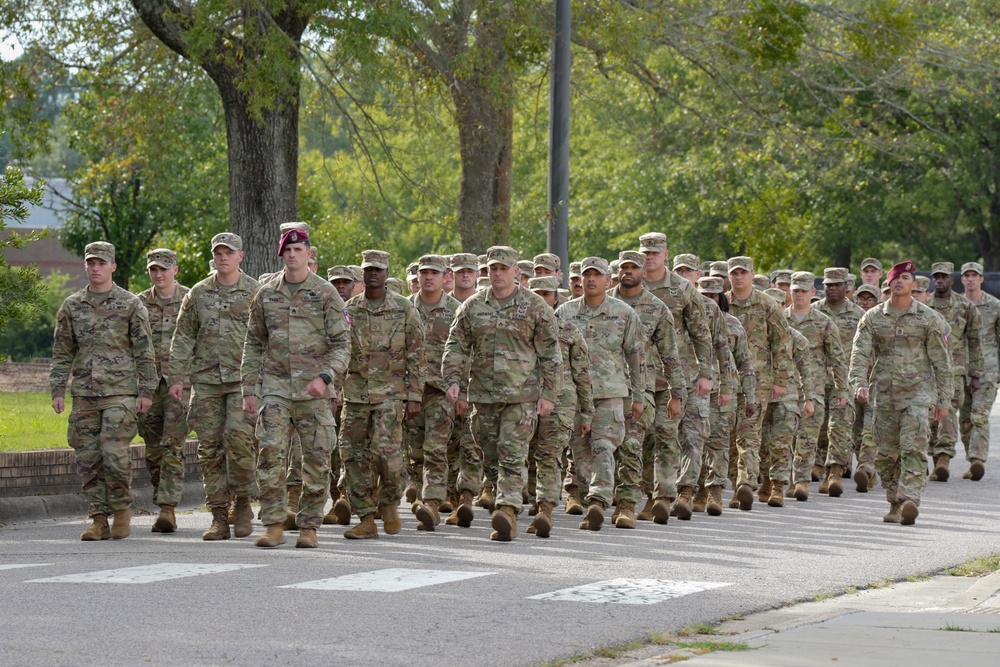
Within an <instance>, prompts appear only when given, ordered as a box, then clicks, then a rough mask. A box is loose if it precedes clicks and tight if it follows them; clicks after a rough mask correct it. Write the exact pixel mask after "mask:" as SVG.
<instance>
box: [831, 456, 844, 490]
mask: <svg viewBox="0 0 1000 667" xmlns="http://www.w3.org/2000/svg"><path fill="white" fill-rule="evenodd" d="M827 493H828V494H830V497H831V498H839V497H840V496H841V495H843V493H844V466H842V465H838V464H836V463H834V464H833V465H832V466H830V474H829V476H828V477H827Z"/></svg>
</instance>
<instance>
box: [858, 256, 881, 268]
mask: <svg viewBox="0 0 1000 667" xmlns="http://www.w3.org/2000/svg"><path fill="white" fill-rule="evenodd" d="M869 266H871V267H873V268H876V269H878V270H879V271H881V270H882V262H880V261H878V260H877V259H875V258H874V257H865V258H864V259H863V260H861V270H862V271H864V270H865V269H866V268H868V267H869Z"/></svg>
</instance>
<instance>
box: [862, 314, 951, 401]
mask: <svg viewBox="0 0 1000 667" xmlns="http://www.w3.org/2000/svg"><path fill="white" fill-rule="evenodd" d="M891 303H892V302H891V301H884V302H882V303H880V304H879V305H877V306H873V307H872V308H871V310H869V311H868V312H867V313H865V314H864V316H863V317H862V318H861V322H859V323H858V330H857V332H856V333H855V334H854V349H853V351H852V352H851V368H850V371H849V372H848V377H849V379H850V382H851V387H852V388H853V389H854V391H855V392H857V390H858V389H859V388H861V387H868V384H869V378H871V379H872V384H873V385H874V387H873V388H872V389H871V390H870V392H869V393H870V395H871V396H873V397H874V400H875V408H876V409H881V410H902V409H903V408H906V407H909V406H910V405H918V406H926V407H928V408H929V407H932V406H934V405H935V403H936V404H937V407H940V408H947V407H948V405H949V404H950V402H951V397H952V396H953V395H954V393H955V389H954V385H953V379H952V374H951V367H950V366H949V362H948V344H947V343H946V342H945V327H946V326H947V324H946V323H945V322H944V320H942V319H941V318H939V317H936V316H935V315H934V311H933V310H932V309H931V308H929V307H928V306H925V305H924V304H922V303H920V302H918V301H917V300H916V299H913V302H912V303H911V304H910V307H909V308H908V309H907V310H905V311H903V313H902V314H898V315H897V314H896V313H895V312H894V310H893V308H892V305H891ZM938 397H940V398H938Z"/></svg>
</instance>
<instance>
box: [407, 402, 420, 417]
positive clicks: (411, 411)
mask: <svg viewBox="0 0 1000 667" xmlns="http://www.w3.org/2000/svg"><path fill="white" fill-rule="evenodd" d="M419 414H420V401H407V402H406V419H413V418H414V417H416V416H417V415H419Z"/></svg>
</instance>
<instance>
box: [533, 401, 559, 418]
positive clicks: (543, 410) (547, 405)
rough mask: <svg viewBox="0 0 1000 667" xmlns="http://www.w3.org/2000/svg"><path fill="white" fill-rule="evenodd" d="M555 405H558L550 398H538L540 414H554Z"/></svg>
mask: <svg viewBox="0 0 1000 667" xmlns="http://www.w3.org/2000/svg"><path fill="white" fill-rule="evenodd" d="M555 407H556V406H555V405H554V404H553V403H552V401H550V400H548V399H545V398H540V399H538V406H537V409H538V416H539V417H548V416H549V415H550V414H552V410H553V408H555Z"/></svg>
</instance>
